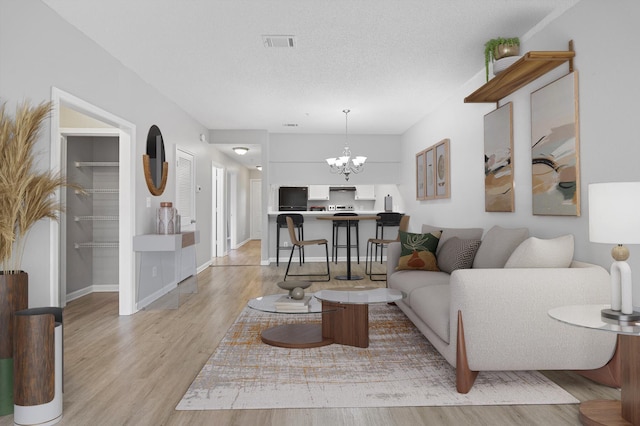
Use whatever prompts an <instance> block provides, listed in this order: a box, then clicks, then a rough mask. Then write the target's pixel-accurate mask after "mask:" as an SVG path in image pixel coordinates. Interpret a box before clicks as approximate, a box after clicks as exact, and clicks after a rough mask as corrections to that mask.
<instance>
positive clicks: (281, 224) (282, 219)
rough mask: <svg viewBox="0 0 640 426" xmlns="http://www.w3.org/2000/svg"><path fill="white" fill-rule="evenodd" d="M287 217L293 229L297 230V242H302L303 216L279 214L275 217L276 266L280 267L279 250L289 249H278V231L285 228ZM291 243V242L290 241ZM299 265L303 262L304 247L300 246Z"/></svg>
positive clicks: (298, 214)
mask: <svg viewBox="0 0 640 426" xmlns="http://www.w3.org/2000/svg"><path fill="white" fill-rule="evenodd" d="M287 216H289V217H290V218H291V219H292V220H293V227H294V228H296V229H297V230H298V240H304V229H303V227H302V224H303V223H304V216H302V215H301V214H300V213H288V214H279V215H278V216H277V217H276V266H280V249H281V248H287V249H288V248H289V247H280V230H281V229H283V228H284V229H286V228H287V219H286V218H287ZM292 243H293V241H292ZM299 249H300V265H302V262H304V247H302V246H300V247H299Z"/></svg>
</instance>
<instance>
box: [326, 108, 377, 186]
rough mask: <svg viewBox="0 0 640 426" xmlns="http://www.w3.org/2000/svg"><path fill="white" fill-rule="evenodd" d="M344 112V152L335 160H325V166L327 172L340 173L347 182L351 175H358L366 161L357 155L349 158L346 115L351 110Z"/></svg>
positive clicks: (365, 158)
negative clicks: (326, 166) (327, 169)
mask: <svg viewBox="0 0 640 426" xmlns="http://www.w3.org/2000/svg"><path fill="white" fill-rule="evenodd" d="M342 112H344V150H343V151H342V155H341V156H340V157H336V158H327V164H329V170H331V173H340V174H342V175H344V180H346V181H348V180H349V175H350V174H351V173H360V172H361V171H362V169H364V162H365V161H367V157H363V156H361V155H358V156H356V157H354V158H351V150H350V149H349V120H348V114H349V113H350V112H351V110H348V109H345V110H343V111H342Z"/></svg>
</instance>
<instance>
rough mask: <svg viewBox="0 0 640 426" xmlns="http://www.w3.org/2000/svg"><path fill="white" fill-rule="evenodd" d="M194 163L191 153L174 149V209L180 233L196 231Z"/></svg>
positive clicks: (177, 148)
mask: <svg viewBox="0 0 640 426" xmlns="http://www.w3.org/2000/svg"><path fill="white" fill-rule="evenodd" d="M195 169H196V162H195V156H194V155H193V153H191V152H189V151H186V150H184V149H182V148H179V147H176V206H175V207H176V209H178V214H179V215H180V226H181V228H182V232H184V231H195V229H196V183H195V176H196V174H195Z"/></svg>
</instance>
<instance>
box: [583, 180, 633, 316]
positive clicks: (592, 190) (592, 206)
mask: <svg viewBox="0 0 640 426" xmlns="http://www.w3.org/2000/svg"><path fill="white" fill-rule="evenodd" d="M639 213H640V182H612V183H593V184H590V185H589V241H591V242H594V243H607V244H617V245H616V246H615V247H614V248H613V249H612V250H611V256H612V257H613V259H614V262H613V263H612V264H611V309H603V310H602V316H603V317H605V318H610V319H615V320H619V321H639V320H640V312H634V310H633V299H632V286H631V268H630V267H629V264H628V263H627V262H626V260H627V259H628V258H629V249H627V248H626V247H625V246H623V245H622V244H640V215H639Z"/></svg>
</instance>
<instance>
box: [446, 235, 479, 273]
mask: <svg viewBox="0 0 640 426" xmlns="http://www.w3.org/2000/svg"><path fill="white" fill-rule="evenodd" d="M480 242H481V241H480V240H479V239H478V240H461V239H460V238H458V237H452V238H449V239H448V240H447V241H445V243H444V244H439V246H441V247H442V248H441V249H440V251H439V252H438V256H437V259H438V268H440V270H441V271H442V272H446V273H448V274H450V273H452V272H453V271H455V270H456V269H469V268H471V266H472V265H473V259H474V258H475V256H476V252H477V251H478V247H480Z"/></svg>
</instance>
